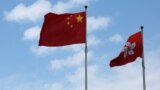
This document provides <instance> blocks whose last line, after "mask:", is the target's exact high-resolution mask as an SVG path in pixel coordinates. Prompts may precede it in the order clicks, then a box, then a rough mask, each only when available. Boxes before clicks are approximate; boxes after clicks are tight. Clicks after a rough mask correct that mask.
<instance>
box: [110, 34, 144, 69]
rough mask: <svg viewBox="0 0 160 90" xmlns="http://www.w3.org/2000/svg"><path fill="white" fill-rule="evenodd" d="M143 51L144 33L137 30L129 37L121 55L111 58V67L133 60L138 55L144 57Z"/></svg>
mask: <svg viewBox="0 0 160 90" xmlns="http://www.w3.org/2000/svg"><path fill="white" fill-rule="evenodd" d="M142 51H143V43H142V33H141V32H137V33H135V34H133V35H131V36H130V37H129V38H128V40H127V42H126V44H125V45H124V48H123V50H122V51H121V52H120V54H119V56H118V57H116V58H114V59H113V60H111V62H110V67H114V66H120V65H124V64H127V63H130V62H133V61H135V60H136V58H137V57H142Z"/></svg>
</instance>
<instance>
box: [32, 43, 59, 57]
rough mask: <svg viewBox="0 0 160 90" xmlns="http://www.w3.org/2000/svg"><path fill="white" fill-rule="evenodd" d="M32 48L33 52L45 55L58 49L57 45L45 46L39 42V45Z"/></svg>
mask: <svg viewBox="0 0 160 90" xmlns="http://www.w3.org/2000/svg"><path fill="white" fill-rule="evenodd" d="M30 49H31V51H32V52H33V53H35V54H36V55H38V56H45V55H47V54H49V53H51V52H55V51H56V50H57V48H56V47H44V46H38V44H37V47H36V46H32V47H31V48H30Z"/></svg>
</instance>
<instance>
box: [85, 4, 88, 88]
mask: <svg viewBox="0 0 160 90" xmlns="http://www.w3.org/2000/svg"><path fill="white" fill-rule="evenodd" d="M87 7H88V6H87V5H85V13H86V17H85V18H86V19H85V20H86V21H85V22H86V43H85V90H88V78H87V74H88V72H87V52H88V48H87Z"/></svg>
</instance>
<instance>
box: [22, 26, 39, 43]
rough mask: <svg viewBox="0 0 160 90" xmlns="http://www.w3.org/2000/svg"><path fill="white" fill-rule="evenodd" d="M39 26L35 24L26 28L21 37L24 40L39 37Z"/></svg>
mask: <svg viewBox="0 0 160 90" xmlns="http://www.w3.org/2000/svg"><path fill="white" fill-rule="evenodd" d="M40 29H41V28H40V27H38V26H35V27H31V28H29V29H27V30H26V31H25V32H24V35H23V39H24V40H36V39H38V38H39V35H40Z"/></svg>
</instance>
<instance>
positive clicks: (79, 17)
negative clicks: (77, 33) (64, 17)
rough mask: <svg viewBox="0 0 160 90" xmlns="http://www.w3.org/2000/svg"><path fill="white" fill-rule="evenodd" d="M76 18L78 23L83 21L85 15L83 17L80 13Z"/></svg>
mask: <svg viewBox="0 0 160 90" xmlns="http://www.w3.org/2000/svg"><path fill="white" fill-rule="evenodd" d="M76 19H77V23H78V22H80V23H82V19H83V17H82V16H81V15H78V16H77V17H76Z"/></svg>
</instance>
